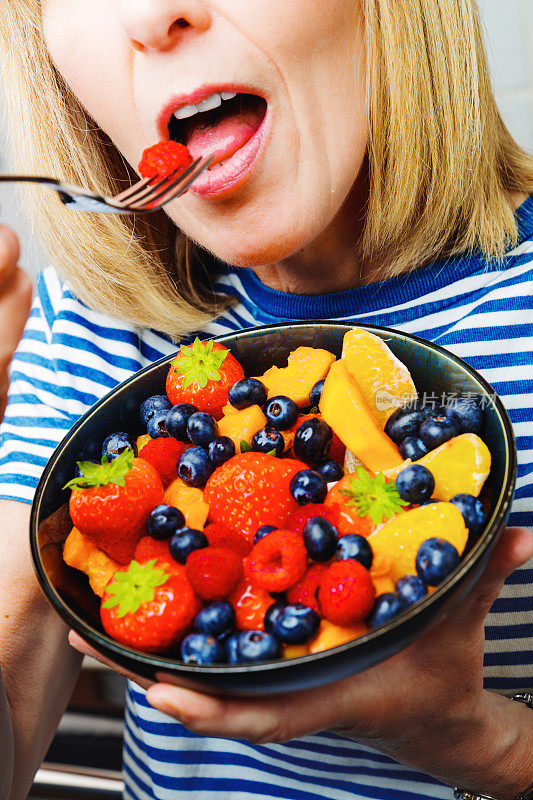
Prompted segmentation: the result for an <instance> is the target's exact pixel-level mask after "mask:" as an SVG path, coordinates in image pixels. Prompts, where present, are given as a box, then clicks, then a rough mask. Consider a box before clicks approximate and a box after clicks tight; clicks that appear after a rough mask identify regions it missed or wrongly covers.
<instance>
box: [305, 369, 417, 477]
mask: <svg viewBox="0 0 533 800" xmlns="http://www.w3.org/2000/svg"><path fill="white" fill-rule="evenodd" d="M319 408H320V411H321V413H322V417H323V418H324V420H325V421H326V422H327V423H328V425H329V426H330V427H331V428H333V430H334V432H335V433H336V434H337V436H338V437H339V439H340V440H341V441H342V442H343V444H345V445H346V447H347V448H348V449H349V450H351V451H352V453H353V454H354V455H355V457H356V458H358V459H359V460H360V461H362V462H363V464H364V465H365V467H367V468H368V469H369V470H371V471H372V472H382V471H383V470H386V469H391V468H393V467H396V466H398V465H399V464H401V463H402V462H403V459H402V457H401V456H400V454H399V452H398V448H397V447H396V445H395V444H394V442H392V441H391V439H389V437H388V436H387V435H386V434H385V433H384V432H383V430H382V428H381V427H380V424H379V423H378V422H376V420H375V418H374V416H373V415H372V413H371V411H370V408H369V406H368V403H367V401H366V400H365V397H364V395H363V393H362V391H361V389H360V388H359V384H358V383H357V382H356V381H355V379H354V377H353V376H352V375H351V374H350V373H349V372H348V370H347V369H346V366H345V364H344V359H341V360H340V361H335V363H334V364H332V365H331V367H330V369H329V372H328V374H327V377H326V380H325V381H324V388H323V389H322V395H321V397H320V403H319Z"/></svg>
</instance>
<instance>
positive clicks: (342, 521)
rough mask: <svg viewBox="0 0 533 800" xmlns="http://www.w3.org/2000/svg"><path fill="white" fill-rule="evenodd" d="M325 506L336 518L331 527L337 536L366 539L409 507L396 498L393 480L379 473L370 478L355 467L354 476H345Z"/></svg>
mask: <svg viewBox="0 0 533 800" xmlns="http://www.w3.org/2000/svg"><path fill="white" fill-rule="evenodd" d="M324 505H325V506H326V507H327V508H328V509H330V511H331V513H332V514H336V515H337V522H336V523H334V524H335V526H336V528H337V530H338V532H339V536H345V535H346V534H347V533H358V534H360V535H361V536H369V535H370V534H371V533H372V532H373V531H374V530H376V528H377V527H379V525H381V524H382V523H383V522H387V520H389V519H392V517H394V515H395V514H398V513H399V512H400V511H403V510H404V507H405V506H408V505H409V503H407V502H406V501H405V500H402V498H401V497H400V495H399V494H398V490H397V489H396V484H395V482H394V480H387V479H386V478H385V477H384V475H383V473H382V472H380V473H378V474H377V475H372V473H370V472H368V471H367V470H366V469H364V468H363V467H357V470H356V471H355V473H351V474H349V475H345V476H344V478H341V479H340V481H338V482H337V483H336V484H335V486H333V487H332V488H331V489H330V490H329V492H328V493H327V495H326V499H325V501H324Z"/></svg>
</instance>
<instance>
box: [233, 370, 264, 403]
mask: <svg viewBox="0 0 533 800" xmlns="http://www.w3.org/2000/svg"><path fill="white" fill-rule="evenodd" d="M228 400H229V401H230V403H231V405H232V406H233V407H234V408H239V409H241V408H248V406H264V405H265V403H266V401H267V392H266V389H265V387H264V385H263V384H262V383H261V381H259V380H257V378H242V380H240V381H237V382H236V383H234V384H233V386H230V389H229V392H228Z"/></svg>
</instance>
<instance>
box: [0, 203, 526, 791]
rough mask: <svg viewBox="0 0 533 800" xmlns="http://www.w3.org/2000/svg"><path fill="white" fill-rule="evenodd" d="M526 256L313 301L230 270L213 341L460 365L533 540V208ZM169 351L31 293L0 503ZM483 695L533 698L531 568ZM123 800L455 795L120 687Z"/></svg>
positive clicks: (0, 445)
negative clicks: (366, 342) (504, 421)
mask: <svg viewBox="0 0 533 800" xmlns="http://www.w3.org/2000/svg"><path fill="white" fill-rule="evenodd" d="M517 217H518V221H519V225H520V242H519V244H518V246H517V247H516V248H515V249H514V250H513V251H512V252H510V253H509V254H508V255H507V257H506V259H505V262H504V263H503V264H499V263H498V264H497V263H489V264H487V263H486V262H485V261H484V260H483V259H482V258H481V257H480V256H478V255H472V256H468V257H464V258H454V259H449V260H447V261H442V262H438V263H435V264H433V265H430V266H428V267H423V268H420V269H417V270H415V271H413V272H412V273H410V274H407V275H403V276H400V277H396V278H392V279H390V280H388V281H383V282H380V283H374V284H371V285H368V286H363V287H358V288H355V289H351V290H346V291H341V292H335V293H331V294H327V295H321V296H302V295H291V294H286V293H283V292H278V291H274V290H272V289H269V288H266V287H265V286H264V285H262V284H261V282H260V281H259V279H258V278H257V277H256V276H255V275H254V274H253V273H252V272H249V271H247V270H234V269H230V268H228V269H226V270H225V271H224V273H223V274H222V275H220V277H219V279H218V280H217V282H216V284H215V289H216V290H217V291H219V292H225V293H226V294H231V295H234V296H235V297H236V300H237V302H236V304H235V305H234V306H233V307H232V308H231V309H229V310H227V311H226V312H224V314H222V316H221V317H219V318H218V319H217V320H215V321H213V322H212V323H211V324H210V325H208V326H207V328H206V332H208V333H209V334H219V333H227V332H231V331H235V330H239V329H241V328H246V327H251V326H255V325H258V324H262V323H271V322H279V321H287V320H312V319H327V318H330V319H341V320H343V321H350V322H351V321H353V322H354V323H356V324H357V323H364V322H371V323H375V324H378V325H387V326H390V327H393V328H398V329H399V330H403V331H406V332H410V333H415V334H417V335H418V336H422V337H423V338H426V339H428V340H431V341H434V342H437V343H438V344H439V345H441V346H444V347H446V348H448V349H449V350H451V351H452V352H453V353H455V354H457V355H458V356H460V357H462V358H464V359H465V360H466V361H468V362H469V363H470V364H471V365H472V366H473V367H474V368H475V369H477V370H478V371H479V372H480V373H481V374H482V375H483V376H484V377H485V378H486V379H487V380H488V381H489V383H491V384H492V386H493V387H494V389H495V390H496V391H497V392H498V393H499V395H500V397H501V398H502V401H503V403H504V405H505V406H506V408H507V411H508V413H509V416H510V418H511V421H512V423H513V426H514V431H515V435H516V442H517V447H518V480H517V486H516V494H515V500H514V503H513V508H512V514H511V519H510V522H511V524H516V525H527V526H530V527H533V354H532V350H533V198H531V197H530V198H529V199H528V200H527V201H526V202H525V203H524V204H523V205H522V206H521V208H520V209H519V210H518V212H517ZM175 349H176V346H175V345H174V344H173V343H172V342H171V341H170V340H169V339H168V337H166V336H164V335H161V334H159V333H157V332H155V331H152V330H139V329H136V328H134V327H133V326H131V325H127V324H125V323H123V322H117V321H116V320H113V319H110V318H109V317H106V316H104V315H102V314H99V313H97V312H94V311H91V310H89V309H88V308H87V307H86V306H84V305H83V304H82V303H80V302H79V301H78V300H77V299H76V298H75V297H74V296H73V295H72V294H71V293H70V292H69V291H68V289H67V288H66V287H65V286H64V285H63V284H62V283H61V282H60V280H59V279H58V277H57V274H56V272H55V271H54V270H53V269H47V270H45V272H44V273H43V274H42V275H41V277H40V279H39V281H38V291H37V294H36V298H35V302H34V305H33V309H32V312H31V316H30V319H29V321H28V324H27V327H26V331H25V334H24V337H23V339H22V341H21V343H20V346H19V348H18V350H17V353H16V356H15V358H14V360H13V365H12V381H11V386H10V396H9V404H8V408H7V411H6V416H5V419H4V422H3V425H2V427H1V429H0V497H2V498H6V499H13V500H19V501H22V502H26V503H29V502H31V499H32V496H33V493H34V490H35V487H36V485H37V481H38V479H39V476H40V474H41V472H42V470H43V468H44V466H45V464H46V461H47V459H48V458H49V456H50V455H51V453H52V451H53V449H54V448H55V446H56V445H57V444H58V443H59V442H60V440H61V439H62V437H63V436H64V435H65V434H66V432H67V431H68V430H69V428H70V427H71V426H72V425H73V423H74V422H75V421H76V420H77V419H78V417H79V416H80V415H81V414H83V413H84V412H85V411H86V410H87V409H88V408H89V407H90V406H91V405H92V404H93V403H95V402H96V401H97V400H98V399H99V398H100V397H101V396H102V395H104V394H105V393H107V392H108V391H109V390H110V389H112V388H113V386H115V385H116V384H117V383H118V382H120V381H122V380H124V379H125V378H127V377H128V376H129V375H131V374H132V373H133V372H135V371H137V370H138V369H140V368H141V367H144V366H146V365H147V364H149V363H150V362H152V361H154V360H156V359H157V358H160V357H161V356H164V355H167V354H169V353H171V352H173V351H174V350H175ZM486 634H487V635H486V655H485V685H486V687H487V688H489V689H492V690H494V691H498V692H504V693H507V694H512V693H514V692H518V691H521V690H530V691H531V690H532V689H533V647H532V634H533V564H531V563H530V564H528V565H526V566H525V567H523V568H521V569H520V570H517V571H516V572H515V573H514V574H513V575H512V576H511V577H510V578H509V579H508V581H507V582H506V585H505V587H504V590H503V592H502V595H501V596H500V598H499V599H498V600H497V601H496V603H495V604H494V606H493V608H492V610H491V613H490V614H489V617H488V620H487V627H486ZM124 776H125V783H126V797H127V798H129V799H133V798H135V799H136V800H153V798H157V799H158V800H177V798H184V799H185V798H187V800H214V798H219V797H223V798H224V800H247V799H248V798H255V799H256V800H267V799H268V800H272V798H282V799H283V800H312V799H313V800H317V799H318V798H324V797H325V798H328V799H329V800H362V798H376V799H377V798H380V799H381V798H387V800H422V798H449V799H450V800H451V798H452V797H453V791H452V789H450V787H447V786H444V785H443V784H441V783H439V782H438V781H435V780H434V779H432V778H430V777H428V776H425V775H422V774H420V773H417V772H416V771H414V770H412V769H410V768H408V767H404V766H402V765H400V764H398V763H396V762H395V761H393V760H391V759H390V758H388V757H387V756H384V755H381V754H380V753H377V752H375V751H374V750H371V749H369V748H367V747H364V746H361V745H359V744H358V743H357V742H354V741H352V740H350V739H348V738H346V737H341V736H339V735H337V734H333V733H331V732H328V731H324V732H321V733H318V734H315V735H313V736H308V737H305V738H301V739H297V740H294V741H291V742H288V743H284V744H269V745H250V744H248V743H247V742H245V741H233V740H225V739H220V738H213V737H201V736H196V735H195V734H192V733H190V732H188V731H187V730H186V729H185V728H184V727H183V726H182V725H180V724H179V723H177V722H174V721H173V720H172V719H170V718H169V717H166V716H164V715H163V714H161V713H160V712H158V711H155V710H154V709H152V708H151V707H150V706H149V705H148V704H147V702H146V699H145V696H144V692H142V691H141V690H140V689H139V688H138V687H136V686H134V685H133V684H130V685H129V686H128V697H127V709H126V729H125V741H124Z"/></svg>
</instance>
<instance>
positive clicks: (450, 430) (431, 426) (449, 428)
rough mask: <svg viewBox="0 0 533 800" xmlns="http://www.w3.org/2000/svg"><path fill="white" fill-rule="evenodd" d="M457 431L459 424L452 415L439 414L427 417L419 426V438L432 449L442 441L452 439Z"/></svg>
mask: <svg viewBox="0 0 533 800" xmlns="http://www.w3.org/2000/svg"><path fill="white" fill-rule="evenodd" d="M458 433H459V424H458V422H457V420H456V419H455V418H454V417H447V416H446V415H445V414H441V415H440V416H432V417H428V419H426V420H424V422H423V423H422V425H421V426H420V438H421V439H422V441H423V442H424V444H425V445H426V447H427V448H428V450H434V449H435V448H436V447H438V446H439V445H441V444H444V442H447V441H449V440H450V439H453V437H454V436H457V435H458Z"/></svg>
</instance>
